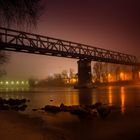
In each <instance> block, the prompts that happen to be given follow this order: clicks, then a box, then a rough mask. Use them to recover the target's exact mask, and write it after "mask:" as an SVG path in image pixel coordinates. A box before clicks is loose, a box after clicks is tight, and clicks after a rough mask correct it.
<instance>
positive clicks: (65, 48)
mask: <svg viewBox="0 0 140 140" xmlns="http://www.w3.org/2000/svg"><path fill="white" fill-rule="evenodd" d="M0 49H3V50H8V51H20V52H27V53H36V54H44V55H54V56H60V57H71V58H77V59H90V60H93V61H101V62H110V63H118V64H126V65H136V64H137V60H136V57H135V56H133V55H128V54H124V53H120V52H115V51H110V50H106V49H102V48H97V47H93V46H89V45H84V44H80V43H75V42H71V41H65V40H61V39H56V38H52V37H46V36H42V35H37V34H31V33H26V32H21V31H16V30H12V29H7V28H2V27H0Z"/></svg>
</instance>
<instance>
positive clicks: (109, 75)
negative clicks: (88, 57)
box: [107, 73, 111, 82]
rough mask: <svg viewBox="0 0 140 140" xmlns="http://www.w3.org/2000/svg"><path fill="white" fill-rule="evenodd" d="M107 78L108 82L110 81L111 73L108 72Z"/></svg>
mask: <svg viewBox="0 0 140 140" xmlns="http://www.w3.org/2000/svg"><path fill="white" fill-rule="evenodd" d="M107 78H108V82H111V74H110V73H109V74H108V76H107Z"/></svg>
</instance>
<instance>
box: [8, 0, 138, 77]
mask: <svg viewBox="0 0 140 140" xmlns="http://www.w3.org/2000/svg"><path fill="white" fill-rule="evenodd" d="M44 3H45V10H44V13H43V15H42V16H41V18H40V19H39V21H38V25H37V27H36V28H31V29H28V31H29V32H33V33H37V34H42V35H45V36H51V37H56V38H60V39H65V40H70V41H74V42H79V43H84V44H87V45H92V46H96V47H100V48H105V49H110V50H114V51H120V52H123V53H128V54H132V55H136V56H137V57H138V59H139V60H140V55H139V53H140V27H139V26H140V2H139V0H46V1H45V0H44ZM17 29H19V27H17ZM20 29H21V30H24V31H25V30H27V29H23V28H22V27H20ZM70 68H73V69H74V71H75V72H77V60H75V59H68V58H58V57H50V56H41V55H31V54H22V53H11V60H10V63H9V64H8V65H7V66H6V70H7V78H9V79H27V78H30V77H37V78H45V77H46V76H48V75H50V74H53V73H57V72H61V71H62V70H64V69H67V70H68V69H70Z"/></svg>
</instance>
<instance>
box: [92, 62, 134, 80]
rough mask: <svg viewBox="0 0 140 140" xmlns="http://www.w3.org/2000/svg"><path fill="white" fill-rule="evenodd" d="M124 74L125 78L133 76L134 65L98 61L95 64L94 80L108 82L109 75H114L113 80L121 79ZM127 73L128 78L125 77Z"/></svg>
mask: <svg viewBox="0 0 140 140" xmlns="http://www.w3.org/2000/svg"><path fill="white" fill-rule="evenodd" d="M121 73H122V74H123V76H124V80H126V79H127V80H130V79H131V78H132V67H130V66H126V65H119V64H111V63H103V62H96V63H94V65H93V74H92V76H93V80H94V81H95V82H101V81H102V82H108V79H109V76H110V78H111V77H113V79H114V80H113V79H112V81H119V80H121V77H120V76H121V75H120V74H121ZM126 75H128V76H127V78H126V77H125V76H126Z"/></svg>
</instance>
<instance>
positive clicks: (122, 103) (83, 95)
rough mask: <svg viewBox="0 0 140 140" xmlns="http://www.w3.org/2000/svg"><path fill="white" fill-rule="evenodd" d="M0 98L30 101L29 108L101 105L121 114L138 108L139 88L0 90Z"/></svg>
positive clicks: (139, 103) (139, 102)
mask: <svg viewBox="0 0 140 140" xmlns="http://www.w3.org/2000/svg"><path fill="white" fill-rule="evenodd" d="M0 97H2V98H5V99H9V98H14V99H23V98H26V99H30V100H31V102H30V103H29V108H30V109H32V108H41V107H44V106H45V105H57V106H59V105H60V104H61V103H64V104H65V105H69V106H70V105H79V104H80V105H81V104H95V103H96V102H101V103H103V104H108V105H115V106H119V107H120V108H121V112H122V114H124V113H125V111H126V109H127V108H129V107H136V106H140V86H127V87H126V86H125V87H124V86H123V87H119V86H118V87H115V86H114V87H111V86H109V87H102V88H96V89H81V90H78V89H73V88H44V89H32V90H29V89H24V88H22V87H21V88H20V89H19V88H18V89H2V90H1V89H0Z"/></svg>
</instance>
